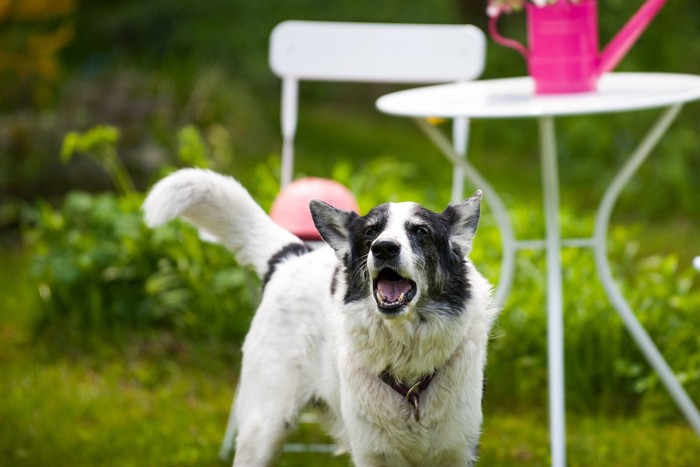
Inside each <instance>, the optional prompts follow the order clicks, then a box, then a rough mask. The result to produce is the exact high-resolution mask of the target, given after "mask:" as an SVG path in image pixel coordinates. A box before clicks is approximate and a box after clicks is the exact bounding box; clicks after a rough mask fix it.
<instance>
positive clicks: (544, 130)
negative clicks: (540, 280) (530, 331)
mask: <svg viewBox="0 0 700 467" xmlns="http://www.w3.org/2000/svg"><path fill="white" fill-rule="evenodd" d="M539 129H540V144H541V149H540V156H541V164H542V188H543V201H544V211H545V223H546V229H547V238H546V245H547V247H546V248H547V362H548V375H549V430H550V434H549V436H550V443H551V450H552V465H553V466H554V467H563V466H564V465H566V425H565V408H564V324H563V298H562V274H561V228H560V226H559V171H558V167H557V150H556V138H555V133H554V118H553V117H542V118H540V119H539Z"/></svg>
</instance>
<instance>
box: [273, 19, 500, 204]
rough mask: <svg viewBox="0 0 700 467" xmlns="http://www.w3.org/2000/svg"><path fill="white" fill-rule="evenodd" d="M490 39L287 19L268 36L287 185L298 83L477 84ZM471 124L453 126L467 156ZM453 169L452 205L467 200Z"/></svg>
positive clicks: (440, 30)
mask: <svg viewBox="0 0 700 467" xmlns="http://www.w3.org/2000/svg"><path fill="white" fill-rule="evenodd" d="M485 52H486V40H485V37H484V33H483V32H482V31H481V30H480V29H479V28H477V27H475V26H471V25H436V24H386V23H342V22H324V21H284V22H282V23H280V24H278V25H277V26H276V27H275V28H274V29H273V30H272V34H271V35H270V53H269V62H270V67H271V68H272V71H273V72H274V73H275V74H276V75H277V76H279V77H280V78H282V109H281V119H282V138H283V145H282V175H281V179H282V185H283V186H284V185H286V184H288V183H289V182H290V181H291V180H292V177H293V170H294V137H295V134H296V128H297V114H298V103H299V82H300V81H307V80H308V81H334V82H364V83H396V84H411V83H415V84H420V83H425V84H429V83H446V82H453V81H469V80H473V79H475V78H477V77H479V75H480V74H481V72H482V70H483V68H484V61H485V55H486V53H485ZM468 123H469V122H468V120H467V119H465V118H458V119H455V120H454V122H453V143H454V147H455V151H456V152H457V153H458V154H459V155H460V156H461V157H465V156H466V152H467V141H468ZM463 180H464V176H463V173H462V169H461V168H459V167H455V169H454V174H453V180H452V191H451V200H452V202H459V201H462V191H463Z"/></svg>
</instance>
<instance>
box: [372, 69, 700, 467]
mask: <svg viewBox="0 0 700 467" xmlns="http://www.w3.org/2000/svg"><path fill="white" fill-rule="evenodd" d="M698 99H700V76H695V75H685V74H671V73H611V74H608V75H605V76H603V77H602V78H601V79H600V81H599V83H598V90H597V91H596V92H590V93H580V94H559V95H535V94H534V82H533V80H532V79H531V78H529V77H520V78H506V79H493V80H481V81H471V82H466V83H455V84H445V85H438V86H428V87H422V88H416V89H409V90H405V91H399V92H395V93H392V94H387V95H385V96H382V97H380V98H379V99H378V100H377V107H378V108H379V110H381V111H382V112H385V113H388V114H393V115H399V116H407V117H415V118H416V122H417V124H418V125H419V127H420V128H421V129H422V130H423V131H424V132H425V133H426V135H427V136H428V137H429V138H430V139H431V140H432V141H433V142H434V143H435V144H436V145H437V146H438V148H439V149H440V150H441V151H442V152H443V154H444V155H445V156H446V157H447V158H448V159H449V160H450V161H451V162H452V163H453V164H454V165H456V166H457V167H459V168H461V169H462V171H463V173H464V176H465V177H466V178H467V179H469V180H470V181H471V182H472V183H473V184H474V185H476V186H478V187H480V188H481V189H482V191H483V192H484V195H485V199H486V200H487V201H488V202H489V204H490V206H491V208H492V210H493V213H494V216H495V217H496V222H497V224H498V227H499V230H500V233H501V237H502V242H503V243H502V244H503V260H502V266H501V280H500V282H499V285H498V289H497V291H496V300H497V302H498V303H499V305H502V304H503V302H504V301H505V297H506V295H507V293H508V289H509V287H510V285H511V281H512V277H513V272H514V268H515V258H514V256H515V253H516V252H517V250H519V249H523V248H545V249H546V252H547V344H548V374H549V413H550V439H551V449H552V465H554V466H557V467H562V466H564V465H565V463H566V444H565V443H566V435H565V417H564V413H565V409H564V407H565V406H564V403H565V402H564V358H563V353H564V348H563V347H564V339H563V332H564V330H563V319H562V313H563V309H562V307H563V302H562V273H561V259H560V255H561V247H562V246H578V247H589V248H592V249H593V251H594V254H595V260H596V268H597V271H598V275H599V277H600V279H601V282H602V284H603V286H604V288H605V291H606V293H607V295H608V297H609V299H610V301H611V303H612V304H613V306H614V308H615V310H616V311H617V313H618V314H619V315H620V317H621V318H622V320H623V322H624V323H625V326H626V327H627V329H628V331H629V332H630V334H631V335H632V337H633V338H634V340H635V342H636V343H637V345H638V346H639V348H640V349H641V350H642V352H643V353H644V355H645V357H646V358H647V360H648V361H649V363H650V364H651V365H652V367H653V368H654V369H655V370H656V372H657V373H658V374H659V376H660V377H661V380H662V381H663V383H664V384H665V385H666V388H667V389H668V391H669V393H670V394H671V396H672V397H673V399H674V401H675V402H676V404H677V405H678V407H679V408H680V409H681V411H682V412H683V414H684V415H685V416H686V418H687V419H688V421H689V423H690V424H691V426H692V427H693V428H694V430H695V431H696V432H697V433H698V434H699V435H700V413H699V412H698V409H697V407H696V406H695V404H694V403H693V401H692V400H691V399H690V397H688V394H687V393H686V391H685V390H684V389H683V387H682V386H681V385H680V383H679V382H678V380H677V378H676V377H675V375H674V374H673V372H672V370H671V369H670V367H669V366H668V364H667V363H666V361H665V359H664V358H663V356H662V355H661V353H660V352H659V350H658V349H657V347H656V345H655V344H654V342H653V341H652V340H651V338H650V337H649V335H648V334H647V332H646V330H645V329H644V328H643V327H642V325H641V324H640V323H639V321H638V320H637V318H636V316H635V314H634V312H633V311H632V309H631V308H630V306H629V304H628V303H627V301H626V300H625V299H624V297H623V295H622V293H621V292H620V289H619V287H618V286H617V284H616V283H615V281H614V278H613V276H612V273H611V269H610V264H609V262H608V257H607V243H606V236H607V230H608V225H609V221H610V215H611V213H612V209H613V207H614V204H615V202H616V200H617V198H618V196H619V194H620V192H621V191H622V189H623V188H624V186H625V185H626V183H627V182H628V181H629V180H630V178H631V177H632V176H633V175H634V173H635V172H636V170H637V169H638V168H639V166H640V165H641V164H642V162H644V160H645V159H646V158H647V156H648V155H649V154H650V152H651V151H652V149H653V148H654V146H655V145H656V143H657V142H658V141H659V140H660V139H661V137H662V136H663V135H664V134H665V132H666V130H667V129H668V127H669V126H670V125H671V123H672V121H673V119H674V118H675V117H676V115H677V114H678V113H679V112H680V110H681V107H682V105H683V103H685V102H690V101H694V100H698ZM651 108H663V109H665V110H664V111H663V112H662V114H661V115H660V117H659V118H658V119H657V121H656V122H655V123H654V124H653V125H652V127H651V129H650V130H649V132H648V133H647V134H646V135H645V136H644V137H643V139H642V140H641V142H640V144H639V145H638V147H637V148H636V149H635V151H634V152H633V153H632V154H631V155H630V157H629V159H628V160H627V161H626V163H625V164H624V166H623V167H622V168H621V170H620V171H619V172H618V174H617V175H616V176H615V177H614V179H613V180H612V182H611V183H610V185H609V186H608V188H607V190H606V192H605V194H604V196H603V199H602V201H601V203H600V206H599V207H598V210H597V213H596V222H595V227H594V232H593V235H592V237H591V238H584V239H562V238H561V229H560V224H559V174H558V165H557V154H556V139H555V130H554V119H555V117H558V116H574V115H585V114H602V113H611V112H628V111H634V110H642V109H651ZM424 117H445V118H485V119H491V118H499V119H500V118H536V119H538V122H539V129H540V145H541V149H540V155H541V168H542V184H543V197H544V199H543V205H544V211H545V219H546V227H547V230H546V239H545V240H528V241H520V240H517V239H516V238H515V235H514V234H513V229H512V227H511V223H510V219H509V217H508V214H507V211H506V209H505V206H504V205H503V202H502V201H501V198H500V197H499V196H498V193H497V192H496V191H495V190H494V189H493V188H492V187H491V185H490V184H489V183H488V181H487V180H486V179H485V178H484V177H483V176H482V175H481V174H480V173H479V172H478V170H476V168H474V167H473V166H472V165H471V164H470V163H469V162H468V161H467V160H465V159H463V158H461V157H459V156H458V154H457V152H456V151H455V150H454V149H453V148H452V145H451V142H450V140H449V139H448V138H447V137H446V136H445V135H444V134H443V133H442V132H441V131H440V130H439V129H438V128H436V127H435V126H433V125H430V124H429V123H427V122H426V121H425V119H424Z"/></svg>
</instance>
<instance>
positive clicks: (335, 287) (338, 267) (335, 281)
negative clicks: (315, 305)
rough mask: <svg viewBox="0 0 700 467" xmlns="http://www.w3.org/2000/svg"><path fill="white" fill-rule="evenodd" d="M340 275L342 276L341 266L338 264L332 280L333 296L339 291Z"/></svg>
mask: <svg viewBox="0 0 700 467" xmlns="http://www.w3.org/2000/svg"><path fill="white" fill-rule="evenodd" d="M338 274H340V265H339V264H336V266H335V269H334V270H333V278H332V279H331V296H333V295H335V292H336V290H338Z"/></svg>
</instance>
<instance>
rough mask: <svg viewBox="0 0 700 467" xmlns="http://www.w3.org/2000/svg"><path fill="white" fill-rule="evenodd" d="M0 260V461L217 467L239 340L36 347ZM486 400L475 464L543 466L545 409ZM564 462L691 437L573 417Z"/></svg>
mask: <svg viewBox="0 0 700 467" xmlns="http://www.w3.org/2000/svg"><path fill="white" fill-rule="evenodd" d="M2 263H3V265H4V266H5V267H3V268H2V271H1V272H0V277H1V279H2V281H1V282H0V284H2V285H3V287H2V290H1V291H0V307H1V309H2V310H3V313H2V314H0V337H1V339H0V394H2V399H1V400H0V458H1V459H2V460H3V461H2V464H3V465H7V466H29V465H31V466H43V465H52V466H64V465H65V466H96V465H101V466H102V465H104V466H109V465H114V466H117V465H118V466H154V465H177V466H184V465H192V466H195V465H197V466H205V465H208V466H220V465H224V464H223V463H222V462H221V461H220V460H219V459H218V458H217V452H218V448H219V443H220V442H221V438H222V436H223V431H224V428H225V425H226V418H227V415H228V409H229V404H230V402H231V397H232V394H233V388H234V385H235V381H236V375H237V363H238V361H239V358H240V355H239V352H238V347H237V344H232V343H227V342H221V341H206V340H205V341H202V340H190V339H182V338H180V337H177V336H176V335H174V334H172V333H171V332H166V331H162V332H155V331H151V332H147V333H137V334H133V335H125V336H122V337H119V338H116V339H115V340H113V341H112V342H108V343H107V342H102V343H101V344H98V345H92V346H90V347H85V346H76V345H74V344H71V343H70V342H60V341H51V340H48V339H36V338H35V337H33V336H32V335H31V332H30V329H31V326H30V324H31V321H32V319H33V316H32V311H31V310H32V307H31V300H24V301H23V304H21V303H19V302H18V301H17V300H16V297H19V296H23V297H33V296H34V295H33V294H32V292H33V290H32V288H33V283H32V281H31V280H29V279H28V278H27V277H24V267H23V265H24V264H25V263H26V258H24V257H22V255H17V254H8V253H7V252H5V253H4V254H3V258H2ZM9 271H14V272H12V273H11V272H9ZM498 384H499V382H498V381H497V380H490V381H489V386H496V385H498ZM488 394H489V393H488V391H487V396H486V404H485V424H484V432H483V436H482V445H481V449H480V457H481V462H480V465H504V466H507V465H523V466H542V465H548V455H549V448H548V446H549V445H548V442H549V441H548V431H547V418H546V413H545V411H544V410H543V409H542V408H531V409H529V410H528V409H519V410H514V411H508V410H503V409H499V407H497V406H494V404H493V403H490V401H489V397H488ZM298 431H299V432H298V433H296V434H295V435H294V436H293V437H292V439H291V441H292V442H325V438H324V436H323V435H322V434H321V433H320V432H319V430H318V428H317V427H316V426H315V425H302V426H301V427H300V429H299V430H298ZM568 455H569V465H572V466H590V465H596V466H621V465H625V466H628V465H629V466H633V465H645V466H696V465H697V460H698V459H700V440H699V439H698V437H697V436H696V435H695V434H694V433H693V432H692V431H691V430H690V429H689V428H688V427H687V426H686V425H683V424H680V423H678V422H677V421H676V422H673V423H668V422H663V423H662V422H658V421H653V420H648V419H645V418H644V417H643V416H641V417H633V418H620V417H602V416H588V415H585V414H580V413H574V414H570V415H569V418H568ZM279 465H280V466H287V467H292V466H297V467H301V466H314V465H318V466H322V465H323V466H346V465H349V460H348V459H347V457H339V458H335V457H332V456H330V455H328V454H306V453H285V454H284V455H283V456H282V458H281V459H280V463H279Z"/></svg>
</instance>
